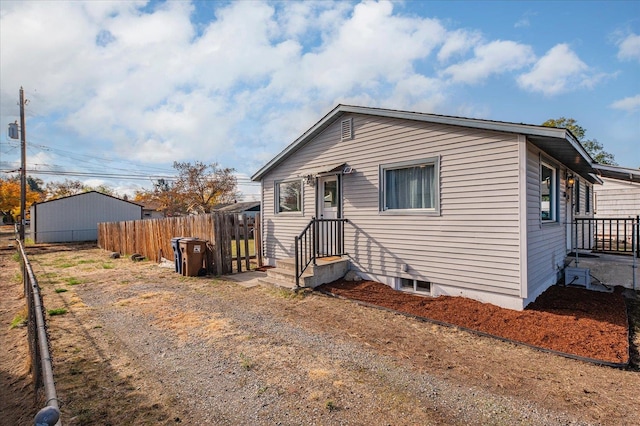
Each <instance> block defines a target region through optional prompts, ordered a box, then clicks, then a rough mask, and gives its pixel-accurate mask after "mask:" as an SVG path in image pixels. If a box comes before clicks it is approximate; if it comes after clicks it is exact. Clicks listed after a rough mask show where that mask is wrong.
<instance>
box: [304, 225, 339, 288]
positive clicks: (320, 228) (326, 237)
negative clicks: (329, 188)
mask: <svg viewBox="0 0 640 426" xmlns="http://www.w3.org/2000/svg"><path fill="white" fill-rule="evenodd" d="M348 221H349V220H348V219H316V218H312V219H311V221H310V222H309V224H307V226H306V227H305V228H304V230H303V231H302V232H301V233H300V235H298V236H297V237H296V242H295V268H296V287H300V277H302V274H304V272H305V271H306V270H307V268H308V267H309V265H311V264H313V265H314V266H315V265H316V264H317V263H316V261H317V259H321V258H324V257H331V256H342V255H343V254H345V252H344V224H345V223H347V222H348Z"/></svg>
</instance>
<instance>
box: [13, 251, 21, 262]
mask: <svg viewBox="0 0 640 426" xmlns="http://www.w3.org/2000/svg"><path fill="white" fill-rule="evenodd" d="M11 260H13V261H14V262H20V253H18V252H15V253H13V254H12V255H11Z"/></svg>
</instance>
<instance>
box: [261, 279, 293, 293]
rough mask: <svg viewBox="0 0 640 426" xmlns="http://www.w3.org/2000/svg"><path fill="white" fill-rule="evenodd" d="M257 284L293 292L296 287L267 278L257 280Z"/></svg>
mask: <svg viewBox="0 0 640 426" xmlns="http://www.w3.org/2000/svg"><path fill="white" fill-rule="evenodd" d="M258 282H259V283H260V285H264V286H268V287H275V288H285V289H287V290H293V289H294V288H295V287H296V285H295V283H289V282H284V281H281V280H276V279H273V278H269V277H263V278H259V279H258Z"/></svg>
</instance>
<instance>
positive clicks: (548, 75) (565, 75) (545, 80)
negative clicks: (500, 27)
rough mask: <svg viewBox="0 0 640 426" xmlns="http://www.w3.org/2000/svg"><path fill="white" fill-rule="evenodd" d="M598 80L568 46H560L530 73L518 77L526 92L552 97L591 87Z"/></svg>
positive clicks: (549, 52) (540, 61)
mask: <svg viewBox="0 0 640 426" xmlns="http://www.w3.org/2000/svg"><path fill="white" fill-rule="evenodd" d="M597 80H598V78H597V77H596V78H594V76H593V75H591V74H589V67H588V66H587V64H585V63H584V62H582V61H581V60H580V58H579V57H578V55H576V54H575V53H574V52H573V51H572V50H571V49H570V48H569V46H568V45H567V44H558V45H556V46H554V47H552V48H551V49H549V51H548V52H547V53H546V54H545V55H544V56H543V57H542V58H540V59H539V60H538V61H537V62H536V64H535V65H534V66H533V69H532V70H531V71H530V72H528V73H525V74H522V75H521V76H520V77H518V84H519V85H520V87H522V88H523V89H525V90H529V91H532V92H541V93H543V94H545V95H548V96H551V95H556V94H559V93H562V92H566V91H568V90H572V89H574V88H576V87H579V86H587V87H591V86H592V85H593V84H594V83H595V82H596V81H597Z"/></svg>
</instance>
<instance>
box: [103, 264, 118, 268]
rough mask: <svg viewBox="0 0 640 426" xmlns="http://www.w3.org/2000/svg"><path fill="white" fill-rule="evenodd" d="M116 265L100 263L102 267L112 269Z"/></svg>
mask: <svg viewBox="0 0 640 426" xmlns="http://www.w3.org/2000/svg"><path fill="white" fill-rule="evenodd" d="M115 267H116V266H115V265H114V264H113V263H103V264H102V269H113V268H115Z"/></svg>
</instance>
